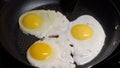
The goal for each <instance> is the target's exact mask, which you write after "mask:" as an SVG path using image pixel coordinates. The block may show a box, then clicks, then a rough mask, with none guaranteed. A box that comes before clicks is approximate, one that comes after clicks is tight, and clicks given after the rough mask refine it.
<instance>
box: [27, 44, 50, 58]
mask: <svg viewBox="0 0 120 68" xmlns="http://www.w3.org/2000/svg"><path fill="white" fill-rule="evenodd" d="M29 53H30V55H31V56H32V57H33V58H34V59H36V60H45V59H47V58H48V57H49V56H50V55H51V54H52V49H51V47H50V45H49V44H46V43H42V42H40V43H35V44H33V45H32V46H31V47H30V49H29Z"/></svg>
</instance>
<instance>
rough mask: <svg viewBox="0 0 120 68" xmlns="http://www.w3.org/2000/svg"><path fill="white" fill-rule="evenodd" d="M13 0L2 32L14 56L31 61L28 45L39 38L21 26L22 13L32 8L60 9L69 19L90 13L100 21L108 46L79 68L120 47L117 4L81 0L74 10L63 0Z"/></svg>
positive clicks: (6, 12)
mask: <svg viewBox="0 0 120 68" xmlns="http://www.w3.org/2000/svg"><path fill="white" fill-rule="evenodd" d="M13 3H14V2H13ZM13 3H8V5H7V6H6V7H5V8H4V9H5V11H4V12H3V14H2V15H1V20H2V23H3V22H4V24H2V25H1V26H4V27H1V29H2V32H3V33H4V34H3V38H5V40H9V41H6V42H8V43H10V42H11V43H10V44H7V45H4V47H5V48H8V47H9V48H10V49H9V48H8V49H7V50H8V52H9V51H10V50H11V55H13V56H14V57H15V56H16V57H15V58H17V59H19V60H20V61H22V62H24V63H26V64H29V63H28V61H27V59H26V51H27V49H28V47H29V46H30V45H31V44H32V43H34V42H35V41H37V40H38V38H36V37H34V36H31V35H26V34H24V33H23V32H22V31H21V30H20V28H19V25H18V19H19V16H20V15H21V14H22V13H24V12H27V11H29V10H40V9H45V10H48V9H51V10H56V11H60V12H62V13H63V14H64V15H66V16H67V18H68V19H69V20H74V19H76V18H77V17H78V16H80V15H84V14H89V15H92V16H93V17H95V18H96V19H97V20H98V21H99V22H100V24H101V25H102V26H103V28H104V30H105V33H106V36H107V37H106V41H105V45H104V47H103V49H102V51H101V53H100V54H99V55H98V56H97V57H96V58H95V59H94V60H93V61H91V62H90V63H88V64H86V65H83V66H77V68H79V67H88V66H90V65H94V64H97V63H99V62H100V61H102V60H103V59H105V58H106V57H107V56H108V55H109V54H110V53H111V52H112V51H113V50H114V49H115V48H116V47H115V46H113V44H112V43H113V42H114V40H115V36H114V35H115V29H114V27H115V26H116V22H117V17H116V15H117V14H116V12H115V11H114V10H113V9H114V8H113V6H111V4H110V3H106V1H105V2H100V1H95V0H93V1H91V2H89V0H88V1H84V0H81V2H79V5H78V6H76V8H75V9H74V11H73V12H72V11H71V9H66V8H64V7H63V5H61V4H62V3H61V1H59V0H43V1H42V0H20V1H15V4H13ZM100 4H103V5H100ZM9 5H11V6H10V7H9ZM64 5H66V4H64ZM7 7H8V8H7ZM63 9H64V10H63ZM68 10H69V11H68ZM71 14H72V15H71ZM5 36H6V37H5ZM8 38H9V39H8Z"/></svg>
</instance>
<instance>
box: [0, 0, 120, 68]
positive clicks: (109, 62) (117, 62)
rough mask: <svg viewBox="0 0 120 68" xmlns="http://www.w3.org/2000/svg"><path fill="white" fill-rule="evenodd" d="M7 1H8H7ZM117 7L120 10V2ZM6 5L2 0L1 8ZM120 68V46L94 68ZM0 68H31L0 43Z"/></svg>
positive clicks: (0, 2)
mask: <svg viewBox="0 0 120 68" xmlns="http://www.w3.org/2000/svg"><path fill="white" fill-rule="evenodd" d="M6 1H7V0H6ZM116 1H118V3H119V4H117V6H118V7H119V9H120V0H116ZM4 4H5V2H3V1H2V0H0V8H2V6H3V5H4ZM106 67H107V68H120V45H119V46H118V47H117V49H116V50H115V51H114V52H113V53H112V54H111V55H110V56H109V57H108V58H107V59H105V60H104V61H102V62H101V63H99V64H97V65H95V66H93V67H92V68H106ZM0 68H29V67H28V66H26V65H24V64H23V63H21V62H19V61H18V60H16V59H15V58H13V56H11V55H10V54H9V53H8V52H6V50H5V49H4V48H3V47H2V46H1V43H0Z"/></svg>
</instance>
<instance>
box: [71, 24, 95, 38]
mask: <svg viewBox="0 0 120 68" xmlns="http://www.w3.org/2000/svg"><path fill="white" fill-rule="evenodd" d="M71 34H72V36H73V37H74V38H75V39H77V40H87V39H89V38H91V37H92V36H93V30H92V28H91V27H89V26H88V25H85V24H77V25H75V26H73V27H72V29H71Z"/></svg>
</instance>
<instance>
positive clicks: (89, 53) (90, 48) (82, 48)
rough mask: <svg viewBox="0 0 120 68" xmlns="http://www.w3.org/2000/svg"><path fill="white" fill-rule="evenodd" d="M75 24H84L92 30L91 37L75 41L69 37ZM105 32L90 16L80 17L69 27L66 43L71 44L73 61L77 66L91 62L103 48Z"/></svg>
mask: <svg viewBox="0 0 120 68" xmlns="http://www.w3.org/2000/svg"><path fill="white" fill-rule="evenodd" d="M76 24H86V25H88V26H90V27H91V28H92V29H93V37H92V38H90V39H88V40H76V39H75V38H73V37H72V35H71V28H72V27H73V26H75V25H76ZM105 37H106V35H105V32H104V30H103V28H102V26H101V25H100V23H99V22H98V21H97V20H96V19H95V18H94V17H92V16H90V15H82V16H80V17H78V18H77V19H76V20H74V21H72V22H71V23H70V25H69V31H68V38H69V39H68V43H69V44H73V59H74V60H75V62H76V63H77V65H84V64H86V63H88V62H90V61H92V60H93V59H94V58H95V57H96V56H97V55H98V54H99V53H100V51H101V49H102V47H103V46H104V41H105Z"/></svg>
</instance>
